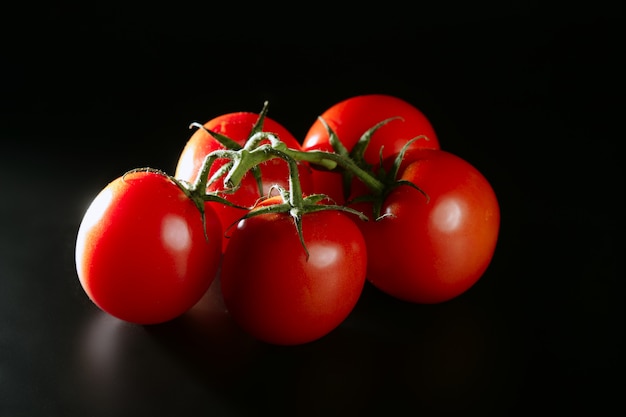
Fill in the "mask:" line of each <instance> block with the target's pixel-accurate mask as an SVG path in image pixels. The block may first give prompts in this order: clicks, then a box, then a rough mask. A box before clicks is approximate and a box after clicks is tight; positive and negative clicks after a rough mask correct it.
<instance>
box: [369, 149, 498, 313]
mask: <svg viewBox="0 0 626 417" xmlns="http://www.w3.org/2000/svg"><path fill="white" fill-rule="evenodd" d="M401 179H404V180H407V181H410V182H412V183H414V184H416V185H418V186H419V187H420V188H421V189H422V190H424V191H425V192H426V194H427V195H428V197H429V200H427V199H426V198H425V196H424V195H423V194H421V193H420V192H419V191H417V190H415V189H414V188H412V187H409V186H401V187H399V188H397V189H395V190H394V191H392V192H391V193H390V194H389V196H388V197H387V199H386V200H385V203H384V205H383V208H382V212H381V215H382V218H380V219H379V220H377V221H370V222H361V223H359V226H360V228H361V231H362V233H363V235H364V237H365V240H366V242H367V249H368V280H369V281H370V282H371V283H372V284H373V285H374V286H376V287H377V288H379V289H380V290H382V291H383V292H385V293H387V294H389V295H392V296H394V297H396V298H399V299H402V300H405V301H410V302H415V303H423V304H433V303H440V302H444V301H448V300H451V299H453V298H455V297H457V296H459V295H461V294H462V293H464V292H466V291H467V290H468V289H469V288H471V287H472V286H473V285H474V284H475V283H476V282H477V281H478V280H479V279H480V277H481V276H482V275H483V273H484V272H485V270H486V269H487V267H488V266H489V264H490V262H491V260H492V258H493V255H494V252H495V248H496V243H497V239H498V233H499V227H500V208H499V204H498V200H497V198H496V195H495V192H494V190H493V188H492V187H491V185H490V183H489V182H488V181H487V179H486V178H485V177H484V176H483V175H482V174H481V173H480V172H479V171H478V170H477V169H476V168H475V167H473V166H472V165H471V164H469V163H468V162H467V161H465V160H463V159H462V158H460V157H458V156H456V155H454V154H452V153H449V152H446V151H443V150H420V151H415V152H412V153H411V154H410V159H407V160H406V165H405V168H403V170H402V171H401ZM358 209H359V210H362V211H364V212H365V213H366V214H368V215H369V214H370V210H371V207H368V206H366V205H360V206H359V207H358Z"/></svg>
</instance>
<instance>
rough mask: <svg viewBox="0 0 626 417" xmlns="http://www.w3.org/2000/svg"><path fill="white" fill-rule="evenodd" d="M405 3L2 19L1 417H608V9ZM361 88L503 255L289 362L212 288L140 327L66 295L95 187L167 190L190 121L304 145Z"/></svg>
mask: <svg viewBox="0 0 626 417" xmlns="http://www.w3.org/2000/svg"><path fill="white" fill-rule="evenodd" d="M504 3H506V6H505V5H503V4H504ZM5 7H7V8H9V6H5ZM407 7H408V4H407V5H402V4H394V2H383V4H380V5H371V6H366V5H364V4H362V5H358V6H353V7H349V6H345V7H342V10H341V11H339V10H337V8H338V4H337V2H335V3H330V4H324V3H314V4H309V5H303V6H296V5H295V3H294V5H288V4H287V5H283V6H281V7H273V6H272V5H270V4H263V3H257V4H255V5H252V6H250V5H244V4H236V5H234V6H233V7H227V6H224V5H211V4H208V2H207V4H204V5H202V6H199V5H193V4H192V5H185V4H183V3H182V2H174V3H173V4H167V3H164V4H160V5H156V4H151V5H150V6H149V7H139V6H129V5H125V6H121V5H120V6H116V5H114V4H111V3H104V2H90V3H88V4H84V5H80V6H76V7H69V6H68V7H63V6H53V5H49V4H48V5H45V6H42V5H33V4H32V3H22V4H21V5H19V6H10V8H9V9H8V10H5V11H3V12H2V14H1V17H0V19H1V20H2V40H1V41H0V42H1V46H2V50H1V55H0V64H1V66H2V79H1V81H0V105H1V106H2V107H1V113H0V117H1V127H2V128H1V131H0V135H1V136H0V139H1V140H2V142H1V144H0V163H1V165H0V184H1V189H0V190H1V193H2V200H1V201H2V202H1V205H0V210H1V211H0V415H2V416H7V417H9V416H73V415H77V416H87V415H90V416H113V415H115V416H126V415H136V414H138V413H144V414H146V415H148V414H150V415H168V416H169V415H180V416H183V415H199V414H204V415H219V416H249V415H250V416H252V415H259V414H261V413H267V414H271V415H289V416H318V415H324V416H332V415H341V416H378V415H425V416H430V415H463V416H465V415H497V416H504V415H528V414H531V413H532V414H534V413H535V412H537V411H539V410H541V411H547V412H559V413H567V412H570V411H573V410H579V411H583V412H594V415H619V414H621V413H623V412H624V401H623V396H624V393H625V386H624V378H623V372H624V361H623V354H622V350H623V348H624V313H625V312H624V293H623V291H624V285H623V279H624V245H623V234H624V221H623V215H624V170H623V164H622V158H621V155H622V153H621V148H622V146H621V145H622V142H623V139H624V132H623V126H624V123H623V120H624V105H623V103H624V94H623V93H624V90H623V74H624V65H623V63H622V58H623V56H624V42H623V40H622V35H623V29H624V26H623V6H622V4H621V2H618V1H611V0H602V1H594V2H590V3H589V4H587V5H580V6H575V5H566V3H563V4H556V3H550V2H521V1H518V2H514V3H511V2H502V4H500V5H492V4H484V3H479V4H477V3H476V2H465V3H460V4H449V3H445V2H437V3H435V2H433V3H425V4H420V3H417V4H412V5H411V9H408V8H407ZM365 93H386V94H392V95H396V96H398V97H401V98H403V99H405V100H407V101H409V102H411V103H413V104H414V105H416V106H417V107H418V108H420V109H421V110H422V111H424V113H425V114H426V115H427V116H428V117H429V118H430V119H431V121H432V123H433V125H434V126H435V129H436V131H437V132H438V136H439V138H440V142H441V144H442V147H443V148H444V149H447V150H449V151H451V152H454V153H456V154H458V155H460V156H462V157H463V158H465V159H467V160H468V161H470V162H471V163H473V164H474V165H475V166H476V167H477V168H479V169H480V170H481V171H482V172H483V173H484V174H485V175H486V177H487V178H488V179H489V180H490V181H491V183H492V185H493V186H494V189H495V190H496V193H497V195H498V197H499V200H500V203H501V210H502V229H501V234H500V241H499V243H498V247H497V251H496V254H495V257H494V259H493V262H492V264H491V266H490V268H489V269H488V271H487V272H486V274H485V275H484V276H483V278H482V279H481V280H480V281H479V282H478V283H477V284H476V286H475V287H473V288H472V289H471V290H470V291H468V292H467V293H465V294H464V295H462V296H460V297H459V298H457V299H455V300H453V301H450V302H448V303H444V304H441V305H436V306H419V305H411V304H407V303H402V302H399V301H396V300H394V299H391V298H390V297H386V296H384V295H382V294H380V293H378V292H377V291H375V290H373V289H372V288H371V287H369V286H367V287H366V288H365V291H364V294H363V297H362V299H361V301H360V302H359V304H358V305H357V308H356V309H355V310H354V312H353V314H352V315H351V316H350V317H349V318H348V319H347V320H346V322H345V323H344V324H343V325H342V326H340V328H338V329H337V330H336V331H334V332H333V333H331V334H330V335H328V336H327V337H325V338H323V339H321V340H319V341H316V342H313V343H310V344H307V345H303V346H296V347H277V346H270V345H264V344H262V343H259V342H256V341H254V340H251V339H250V338H249V337H247V336H246V335H245V334H242V333H241V332H240V331H239V330H238V329H237V328H236V327H235V326H234V325H233V324H232V322H230V321H229V318H228V316H227V314H225V313H224V311H223V308H222V306H221V305H220V300H219V297H218V296H217V292H216V291H215V290H216V289H215V288H212V290H210V291H209V293H208V294H207V297H206V298H205V299H204V300H203V301H202V302H201V303H199V305H198V306H197V307H196V308H195V309H194V310H193V311H192V312H190V313H189V314H187V315H185V316H183V317H181V318H180V319H177V320H174V321H173V322H171V323H167V324H164V325H159V326H148V327H141V326H134V325H130V324H126V323H122V322H119V321H117V320H115V319H113V318H111V317H108V316H107V315H106V314H104V313H102V312H100V311H98V310H97V309H96V308H95V307H94V306H93V305H92V304H91V303H90V302H89V300H88V299H87V298H86V296H85V294H84V293H83V292H82V289H81V288H80V285H79V283H78V279H77V276H76V272H75V269H74V258H73V256H74V252H73V251H74V243H75V237H76V232H77V229H78V225H79V223H80V220H81V218H82V215H83V213H84V211H85V210H86V208H87V205H88V204H89V202H90V201H91V199H92V198H93V197H94V196H95V195H96V194H97V193H98V192H99V191H100V189H101V188H103V187H104V186H105V185H106V184H107V183H108V182H109V181H111V180H112V179H114V178H115V177H117V176H119V175H120V174H122V173H124V172H125V171H127V170H129V169H132V168H137V167H143V166H151V167H153V168H160V169H163V170H165V171H168V172H170V173H173V170H174V167H175V164H176V161H177V157H178V153H179V152H180V151H181V150H182V147H183V146H184V143H185V142H186V140H187V138H188V137H189V135H190V131H189V130H188V128H187V127H188V125H189V123H190V122H192V121H207V120H209V119H211V118H213V117H215V116H217V115H219V114H222V113H227V112H231V111H239V110H245V111H258V110H260V109H261V107H262V104H263V102H264V101H265V100H269V102H270V109H269V116H270V117H272V118H274V119H275V120H277V121H279V122H281V123H282V124H283V125H285V126H286V127H287V128H288V129H290V130H291V131H292V132H293V133H294V134H295V135H296V136H297V137H299V138H302V137H303V136H304V134H305V133H306V131H307V129H308V126H309V125H310V124H311V123H312V122H313V121H314V120H315V118H316V117H317V116H318V115H319V114H320V113H321V112H322V111H323V110H325V109H326V108H327V107H329V106H330V105H332V104H334V103H335V102H337V101H339V100H342V99H344V98H347V97H350V96H353V95H357V94H365Z"/></svg>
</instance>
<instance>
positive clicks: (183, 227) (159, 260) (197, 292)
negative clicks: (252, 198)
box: [75, 171, 222, 324]
mask: <svg viewBox="0 0 626 417" xmlns="http://www.w3.org/2000/svg"><path fill="white" fill-rule="evenodd" d="M205 218H206V232H207V238H206V239H205V235H204V229H203V225H202V217H201V214H200V211H199V210H198V209H197V207H196V206H195V205H194V203H193V202H192V201H191V200H190V199H188V198H187V196H186V195H185V194H184V192H183V191H182V190H181V189H180V188H179V187H178V185H176V184H175V183H174V182H172V181H171V180H170V179H169V178H168V177H167V176H165V175H163V174H161V173H157V172H146V171H141V172H132V173H128V174H126V175H124V176H121V177H119V178H117V179H115V180H113V181H112V182H111V183H109V184H108V185H107V186H106V187H105V188H104V189H103V190H102V191H101V192H100V193H99V194H98V195H97V196H96V198H95V199H94V200H93V201H92V203H91V205H90V206H89V208H88V209H87V211H86V213H85V215H84V217H83V219H82V222H81V224H80V227H79V230H78V236H77V240H76V253H75V255H76V269H77V273H78V277H79V280H80V283H81V285H82V287H83V289H84V290H85V292H86V293H87V295H88V296H89V298H90V299H91V300H92V301H93V302H94V303H95V304H96V305H97V306H98V307H99V308H100V309H102V310H103V311H105V312H107V313H109V314H111V315H112V316H115V317H117V318H119V319H122V320H125V321H128V322H132V323H138V324H155V323H162V322H166V321H169V320H171V319H174V318H176V317H178V316H180V315H182V314H183V313H185V312H186V311H187V310H188V309H190V308H191V307H192V306H193V305H194V304H195V303H196V302H197V301H198V300H199V299H200V298H201V297H202V296H203V295H204V293H205V292H206V290H207V289H208V288H209V286H210V285H211V283H212V282H213V280H214V278H215V276H216V273H217V269H218V266H219V262H220V256H221V239H222V229H221V224H220V222H219V220H218V218H217V215H216V214H215V213H214V211H213V210H212V209H211V208H210V207H206V213H205Z"/></svg>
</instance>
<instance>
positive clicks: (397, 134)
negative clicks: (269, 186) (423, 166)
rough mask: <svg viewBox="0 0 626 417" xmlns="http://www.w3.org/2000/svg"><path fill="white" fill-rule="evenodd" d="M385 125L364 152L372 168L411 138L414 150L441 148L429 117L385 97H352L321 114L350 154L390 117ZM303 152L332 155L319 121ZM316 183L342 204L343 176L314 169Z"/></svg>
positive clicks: (402, 101)
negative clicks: (364, 138) (367, 135)
mask: <svg viewBox="0 0 626 417" xmlns="http://www.w3.org/2000/svg"><path fill="white" fill-rule="evenodd" d="M397 117H399V118H401V119H395V120H390V121H389V122H388V123H386V124H385V125H384V126H382V127H380V128H378V129H377V130H376V132H375V133H374V134H373V135H372V137H371V140H370V143H369V145H368V147H367V149H366V150H365V154H364V155H363V156H364V159H365V162H367V163H368V164H370V165H375V164H377V163H378V162H379V160H380V156H381V152H382V157H383V158H387V157H389V156H391V155H395V154H397V153H398V152H400V150H401V149H402V147H403V146H404V145H405V144H406V143H407V142H408V141H409V140H411V139H413V138H416V137H418V136H421V135H424V138H422V139H419V140H416V141H415V142H413V144H412V145H411V148H430V149H439V140H438V138H437V135H436V134H435V130H434V129H433V126H432V125H431V123H430V121H429V120H428V119H427V118H426V116H425V115H424V114H423V113H422V112H421V111H420V110H419V109H417V108H416V107H415V106H413V105H411V104H410V103H408V102H406V101H404V100H402V99H400V98H398V97H393V96H389V95H384V94H368V95H360V96H355V97H350V98H348V99H346V100H343V101H340V102H338V103H336V104H334V105H333V106H331V107H329V108H328V109H327V110H326V111H324V112H323V113H322V114H321V118H323V119H324V120H325V121H326V123H327V124H328V126H329V127H330V128H331V129H332V130H333V131H334V132H335V133H336V134H337V137H338V139H339V141H340V142H341V143H342V144H343V146H344V147H345V148H346V149H347V150H348V151H351V150H352V149H353V148H354V145H355V144H356V143H357V142H358V140H359V139H360V137H361V136H362V135H363V134H364V133H365V132H366V131H367V130H369V129H371V128H373V127H374V126H376V125H377V124H378V123H380V122H383V121H385V120H387V119H390V118H397ZM302 149H303V150H307V151H308V150H321V151H326V152H332V151H333V147H332V145H331V144H330V142H329V135H328V131H327V129H326V127H325V126H324V124H323V123H322V122H321V121H320V120H319V119H318V120H316V121H315V122H314V123H313V124H312V125H311V127H310V128H309V131H308V132H307V134H306V136H305V138H304V140H303V142H302ZM313 182H314V187H315V192H316V193H321V194H326V195H328V196H330V197H331V198H333V199H334V200H335V201H337V202H340V203H343V202H344V196H343V189H342V186H341V176H340V175H339V174H336V173H331V172H328V171H322V170H313Z"/></svg>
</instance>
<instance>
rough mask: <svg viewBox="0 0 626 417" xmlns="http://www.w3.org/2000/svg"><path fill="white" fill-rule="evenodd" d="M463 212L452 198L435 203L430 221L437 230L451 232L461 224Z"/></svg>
mask: <svg viewBox="0 0 626 417" xmlns="http://www.w3.org/2000/svg"><path fill="white" fill-rule="evenodd" d="M462 217H463V210H462V209H461V207H460V206H459V202H458V201H457V200H455V199H453V198H448V199H445V200H443V201H440V202H438V203H437V207H436V208H435V210H434V211H433V215H432V221H433V223H434V225H435V226H436V227H437V229H439V230H443V231H446V232H452V231H454V230H456V229H457V228H458V227H459V225H460V224H461V220H462Z"/></svg>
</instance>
